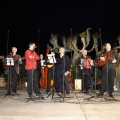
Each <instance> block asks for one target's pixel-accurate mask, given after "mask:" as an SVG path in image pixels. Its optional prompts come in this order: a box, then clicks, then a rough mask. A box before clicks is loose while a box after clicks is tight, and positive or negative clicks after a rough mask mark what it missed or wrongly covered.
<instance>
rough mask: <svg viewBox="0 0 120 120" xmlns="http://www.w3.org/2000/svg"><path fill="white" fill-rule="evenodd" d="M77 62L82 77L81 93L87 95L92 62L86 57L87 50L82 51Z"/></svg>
mask: <svg viewBox="0 0 120 120" xmlns="http://www.w3.org/2000/svg"><path fill="white" fill-rule="evenodd" d="M77 62H78V66H79V67H80V73H81V77H82V90H83V92H85V93H88V90H89V86H90V82H91V67H92V66H93V60H92V59H91V57H90V56H88V55H87V50H82V56H81V57H80V58H78V61H77Z"/></svg>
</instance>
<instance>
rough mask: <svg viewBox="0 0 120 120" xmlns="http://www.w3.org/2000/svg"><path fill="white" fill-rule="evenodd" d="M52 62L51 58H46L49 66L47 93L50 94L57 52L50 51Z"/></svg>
mask: <svg viewBox="0 0 120 120" xmlns="http://www.w3.org/2000/svg"><path fill="white" fill-rule="evenodd" d="M50 54H51V58H50V59H52V63H51V60H50V59H49V58H48V57H47V58H46V64H47V67H48V74H47V89H46V93H47V94H48V93H49V92H50V85H51V80H52V79H53V78H54V63H55V61H54V58H55V53H54V52H53V51H51V52H50Z"/></svg>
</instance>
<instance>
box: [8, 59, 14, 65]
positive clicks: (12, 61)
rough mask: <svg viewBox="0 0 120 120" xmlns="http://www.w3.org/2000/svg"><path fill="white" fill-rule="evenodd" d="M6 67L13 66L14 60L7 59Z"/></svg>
mask: <svg viewBox="0 0 120 120" xmlns="http://www.w3.org/2000/svg"><path fill="white" fill-rule="evenodd" d="M7 65H8V66H10V65H11V66H14V59H13V58H7Z"/></svg>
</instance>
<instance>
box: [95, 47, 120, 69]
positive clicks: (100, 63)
mask: <svg viewBox="0 0 120 120" xmlns="http://www.w3.org/2000/svg"><path fill="white" fill-rule="evenodd" d="M118 48H120V46H118V47H116V48H115V49H114V50H111V51H110V52H109V53H104V54H103V55H102V56H100V57H105V60H104V61H103V60H101V59H100V57H99V59H98V60H97V63H98V66H100V67H103V66H105V65H106V63H107V61H110V60H112V59H113V56H112V53H113V52H114V51H115V50H117V49H118Z"/></svg>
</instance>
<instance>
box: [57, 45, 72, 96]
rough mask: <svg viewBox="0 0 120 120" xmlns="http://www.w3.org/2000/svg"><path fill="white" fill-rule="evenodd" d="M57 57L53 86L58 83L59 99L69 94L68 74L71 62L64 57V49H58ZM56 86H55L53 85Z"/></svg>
mask: <svg viewBox="0 0 120 120" xmlns="http://www.w3.org/2000/svg"><path fill="white" fill-rule="evenodd" d="M59 53H60V55H59V57H58V58H57V63H56V64H55V84H56V83H57V82H58V85H59V88H60V92H61V97H64V93H65V92H66V95H69V94H70V89H69V82H68V74H69V71H70V68H71V62H70V59H69V57H68V56H67V55H65V48H63V47H61V48H59ZM55 86H56V85H55Z"/></svg>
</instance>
